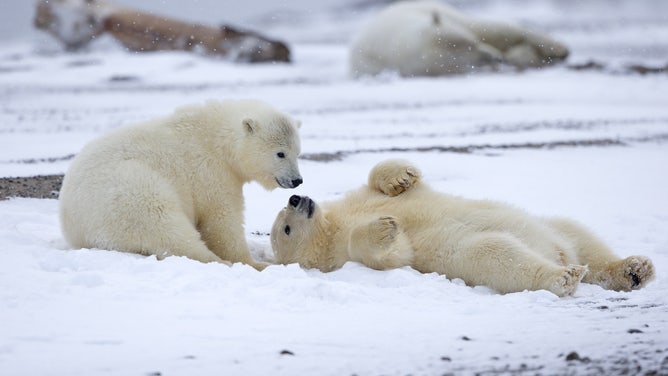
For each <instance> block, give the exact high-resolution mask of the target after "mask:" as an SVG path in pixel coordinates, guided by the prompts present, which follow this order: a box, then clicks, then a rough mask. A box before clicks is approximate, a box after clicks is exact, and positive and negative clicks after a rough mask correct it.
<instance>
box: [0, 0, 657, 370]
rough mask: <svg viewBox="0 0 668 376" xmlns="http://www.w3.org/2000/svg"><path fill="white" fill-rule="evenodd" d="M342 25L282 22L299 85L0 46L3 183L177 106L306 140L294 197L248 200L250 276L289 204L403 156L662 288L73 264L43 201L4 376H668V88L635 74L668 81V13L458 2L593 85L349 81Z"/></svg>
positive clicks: (10, 259)
mask: <svg viewBox="0 0 668 376" xmlns="http://www.w3.org/2000/svg"><path fill="white" fill-rule="evenodd" d="M202 3H203V4H211V3H212V2H206V1H202ZM253 3H257V1H255V2H253ZM328 3H331V4H332V5H328ZM345 3H346V2H333V1H332V2H323V3H322V4H321V5H320V9H308V10H307V11H303V12H301V13H298V12H297V13H295V11H294V10H290V11H287V10H284V11H283V12H282V13H280V15H281V16H280V17H278V18H279V19H278V20H277V21H276V22H275V23H272V24H271V25H270V26H269V27H268V29H267V31H268V32H273V33H275V34H276V35H280V36H281V37H282V38H285V39H286V40H288V41H289V42H290V43H291V46H292V48H293V52H294V62H293V63H292V64H290V65H284V64H278V65H255V66H247V65H232V64H228V63H226V62H223V61H220V60H217V59H210V58H205V57H198V56H194V55H189V54H182V53H156V54H151V55H141V54H129V53H126V52H124V51H122V50H121V49H120V48H118V47H116V46H114V45H113V43H112V42H111V41H109V40H101V41H100V42H99V43H98V44H96V45H94V46H92V47H91V49H90V50H88V51H85V52H80V53H74V54H73V53H65V52H63V51H61V50H60V49H59V48H58V46H54V45H49V42H52V41H50V39H49V38H48V37H46V36H44V35H41V34H36V35H35V36H32V37H30V38H24V39H20V40H18V41H16V42H6V43H4V44H2V45H0V177H11V176H32V175H37V174H62V173H64V172H65V171H66V169H67V166H68V164H69V163H70V161H71V159H72V156H73V155H75V154H76V153H77V152H78V151H79V150H80V149H81V147H82V146H83V145H84V144H85V143H86V142H88V141H89V140H91V139H92V138H94V137H96V136H97V135H99V134H101V133H104V132H106V131H108V130H110V129H113V128H116V127H118V126H121V125H123V124H127V123H132V122H136V121H141V120H144V119H148V118H152V117H155V116H161V115H166V114H168V113H170V112H171V111H172V109H173V108H174V107H176V106H179V105H182V104H186V103H191V102H201V101H204V100H206V99H209V98H242V97H251V98H259V99H262V100H265V101H267V102H270V103H272V104H274V105H275V106H276V107H278V108H281V109H283V110H285V111H287V112H289V113H291V114H293V115H294V116H295V117H297V118H299V119H301V120H302V121H303V124H304V126H303V127H302V146H303V158H302V161H301V169H302V174H303V176H304V179H305V183H304V185H303V186H300V187H299V188H298V189H297V190H292V191H285V190H282V191H274V192H265V191H263V190H262V189H261V188H260V187H259V186H258V185H254V184H251V185H249V186H248V187H247V189H246V203H247V205H246V206H247V210H246V232H247V235H248V238H249V241H250V242H252V244H253V246H254V251H255V254H256V255H257V256H258V257H270V250H269V249H268V248H269V246H268V232H269V229H270V227H271V223H272V221H273V218H274V216H275V213H276V212H277V211H278V210H279V209H280V208H281V207H283V206H284V205H285V203H286V201H287V199H288V197H289V196H290V195H291V194H295V193H297V194H308V195H309V196H311V197H313V198H315V199H319V200H326V199H332V198H336V197H338V196H339V195H340V194H342V193H343V192H345V191H347V190H349V189H352V188H355V187H357V186H359V185H360V184H362V183H363V182H365V180H366V175H367V173H368V171H369V169H370V168H371V167H372V166H373V165H374V164H375V163H376V162H378V161H380V160H382V159H384V158H389V157H401V158H406V159H409V160H411V161H413V162H414V163H415V164H416V165H418V166H419V167H420V168H421V169H422V170H423V173H424V175H425V179H426V181H428V182H429V183H430V184H431V185H433V186H434V187H436V188H437V189H439V190H441V191H443V192H449V193H455V194H460V195H463V196H466V197H471V198H490V199H497V200H501V201H506V202H509V203H512V204H514V205H517V206H520V207H523V208H525V209H527V210H528V211H530V212H532V213H535V214H539V215H560V216H569V217H572V218H575V219H577V220H579V221H581V222H583V223H585V224H587V225H588V226H589V227H590V228H592V229H593V230H594V231H595V232H596V233H598V234H599V235H600V236H601V237H602V238H603V239H605V240H606V241H607V242H608V243H609V244H610V245H611V246H612V247H613V249H616V250H617V252H618V254H619V255H621V256H628V255H632V254H642V255H646V256H649V257H650V258H652V260H653V261H654V264H655V266H656V271H657V279H656V280H655V281H654V282H653V283H651V284H650V285H649V286H648V287H647V288H646V289H644V290H640V291H634V292H631V293H623V292H611V291H606V290H603V289H601V288H599V287H597V286H592V285H586V284H583V285H582V286H581V287H580V288H579V290H578V291H577V293H576V294H575V296H573V297H569V298H561V299H559V298H557V297H556V296H554V295H552V294H550V293H548V292H544V291H537V292H522V293H516V294H508V295H498V294H496V293H494V292H493V291H491V290H489V289H487V288H481V287H478V288H471V287H467V286H465V285H464V284H463V283H462V282H461V281H457V280H455V281H450V280H447V279H446V278H444V277H443V276H438V275H433V274H432V275H423V274H419V273H417V272H415V271H413V270H411V269H399V270H393V271H386V272H378V271H373V270H370V269H367V268H364V267H362V266H361V265H358V264H347V265H346V266H345V267H344V268H343V269H342V270H339V271H336V272H333V273H329V274H323V273H320V272H317V271H312V270H301V269H300V268H298V267H297V266H295V265H290V266H272V267H269V268H268V269H266V270H265V271H263V272H256V271H255V270H253V269H252V268H250V267H246V266H244V265H235V266H233V267H232V268H229V267H225V266H221V265H213V264H201V263H198V262H194V261H190V260H187V259H183V258H170V259H167V260H164V261H157V260H155V259H154V258H145V257H140V256H136V255H129V254H123V253H117V252H110V251H105V250H89V249H85V250H70V249H67V246H66V244H65V243H64V241H63V239H62V236H61V234H60V230H59V225H58V202H57V201H56V200H38V199H18V198H17V199H11V200H6V201H0V259H1V260H2V266H1V267H0V322H1V323H2V325H1V326H0V370H2V371H1V372H0V373H2V374H3V375H4V374H7V375H214V374H216V375H218V374H226V375H236V374H238V375H269V374H272V375H352V374H356V375H407V374H412V375H443V374H456V375H460V374H464V375H465V374H476V373H478V374H485V375H496V374H520V375H533V374H542V375H553V374H588V375H589V374H647V375H665V374H668V321H667V320H668V298H667V296H668V277H667V273H668V196H667V194H666V192H668V174H667V173H666V165H667V162H668V147H666V141H667V140H668V76H667V75H666V74H665V73H662V74H648V75H640V74H637V73H630V72H628V70H627V67H628V66H630V65H633V64H641V65H645V66H649V67H657V66H665V65H666V63H668V16H667V15H668V3H666V2H663V1H661V0H656V1H632V0H628V1H614V2H608V1H590V2H579V1H578V2H571V1H564V2H558V1H556V0H555V1H531V2H529V1H519V0H515V1H511V2H494V1H482V0H480V1H472V2H460V3H457V4H460V5H462V6H465V7H466V8H465V9H466V10H467V11H470V12H480V13H484V14H486V15H488V16H495V17H506V18H510V19H513V20H515V21H517V22H521V23H524V24H526V25H530V26H533V27H542V28H544V29H546V30H549V31H550V32H551V33H553V34H554V35H555V36H557V37H558V38H560V39H562V40H563V41H564V42H566V44H568V45H569V46H571V47H572V49H573V54H572V56H571V58H570V59H569V65H577V64H583V63H586V62H588V61H590V60H595V61H598V62H601V63H604V64H605V67H604V68H603V69H602V70H575V69H572V68H569V67H568V66H562V67H557V68H553V69H546V70H542V71H527V72H522V73H514V72H507V73H498V74H491V73H490V74H477V75H474V76H468V77H455V78H439V79H433V78H429V79H426V78H425V79H400V78H398V77H393V76H386V77H382V78H379V79H365V80H361V81H355V80H352V79H350V78H349V77H348V75H347V71H346V43H347V41H348V40H349V38H350V36H351V35H352V33H353V32H354V31H355V30H356V28H357V27H358V26H359V25H360V24H361V23H362V22H363V21H364V20H365V19H366V17H367V16H368V14H370V13H371V12H372V11H373V10H374V9H373V8H365V7H353V6H352V5H350V4H348V5H345ZM349 3H351V4H352V2H349ZM363 3H365V2H357V3H356V4H363ZM333 4H336V5H333ZM341 4H344V5H341ZM162 6H164V4H162ZM170 9H171V8H170ZM253 9H255V8H253ZM172 11H173V12H174V13H175V14H178V9H172ZM202 14H208V15H209V17H211V12H203V13H202ZM244 17H247V19H248V20H249V24H251V25H252V24H253V22H256V23H257V22H259V20H267V19H270V18H271V17H270V16H269V15H268V13H258V14H252V12H250V13H249V14H247V15H245V16H244ZM291 17H292V19H291ZM312 20H313V21H312ZM207 21H211V20H207ZM214 21H215V20H214ZM293 21H294V22H293ZM26 22H29V21H28V20H26ZM211 22H213V21H211ZM575 354H577V356H576V355H575Z"/></svg>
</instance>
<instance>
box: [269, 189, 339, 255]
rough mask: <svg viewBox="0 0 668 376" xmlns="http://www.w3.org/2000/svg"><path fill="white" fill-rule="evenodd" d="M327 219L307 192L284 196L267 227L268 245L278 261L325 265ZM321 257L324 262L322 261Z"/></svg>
mask: <svg viewBox="0 0 668 376" xmlns="http://www.w3.org/2000/svg"><path fill="white" fill-rule="evenodd" d="M327 226H328V224H327V221H326V219H325V217H324V215H323V213H322V210H321V209H320V208H319V207H318V205H317V204H316V203H315V202H314V201H313V200H311V199H310V198H309V197H307V196H297V195H294V196H292V197H290V200H288V205H287V206H286V207H285V208H283V209H282V210H281V211H280V212H279V213H278V215H277V216H276V220H275V221H274V225H273V226H272V229H271V247H272V249H273V251H274V257H275V258H276V262H277V263H279V264H292V263H299V265H301V266H302V267H304V268H320V267H322V266H323V265H326V264H327V262H326V261H325V260H323V257H322V255H321V254H320V253H321V252H322V251H326V249H327V245H326V243H327V239H328V236H327V233H326V231H327ZM323 261H324V262H323Z"/></svg>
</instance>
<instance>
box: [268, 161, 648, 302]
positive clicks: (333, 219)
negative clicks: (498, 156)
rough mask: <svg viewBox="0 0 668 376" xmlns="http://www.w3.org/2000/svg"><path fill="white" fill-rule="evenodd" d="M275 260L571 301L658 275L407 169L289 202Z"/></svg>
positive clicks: (570, 225) (274, 237) (574, 229)
mask: <svg viewBox="0 0 668 376" xmlns="http://www.w3.org/2000/svg"><path fill="white" fill-rule="evenodd" d="M271 245H272V248H273V251H274V254H275V257H276V261H277V262H279V263H282V264H288V263H294V262H298V263H299V264H300V265H301V266H302V267H304V268H318V269H320V270H321V271H324V272H327V271H331V270H334V269H337V268H339V267H341V266H342V265H343V264H344V263H345V262H346V261H348V260H352V261H357V262H361V263H363V264H365V265H367V266H368V267H371V268H374V269H391V268H397V267H402V266H411V267H413V268H415V269H417V270H418V271H420V272H423V273H432V272H436V273H440V274H444V275H445V276H447V277H448V278H461V279H463V280H464V281H465V282H466V283H467V284H468V285H485V286H489V287H491V288H493V289H495V290H496V291H498V292H500V293H510V292H517V291H523V290H540V289H545V290H549V291H551V292H553V293H554V294H556V295H558V296H566V295H570V294H573V292H574V291H575V289H576V287H577V285H578V283H579V282H580V281H581V280H584V282H588V283H594V284H598V285H600V286H602V287H604V288H606V289H612V290H624V291H628V290H633V289H638V288H641V287H643V286H644V285H645V284H646V283H647V282H648V281H650V280H651V279H652V278H653V277H654V267H653V265H652V262H651V261H650V260H649V259H647V258H645V257H642V256H631V257H628V258H626V259H623V260H622V259H620V258H618V257H617V256H615V255H614V254H613V253H612V252H611V251H610V249H608V247H607V246H606V245H605V244H603V242H602V241H601V240H599V239H597V238H596V237H595V236H594V235H592V234H590V233H589V232H588V231H587V230H585V229H584V228H583V227H581V226H580V225H578V224H576V223H574V222H571V221H569V220H566V219H543V218H538V217H534V216H531V215H529V214H528V213H526V212H524V211H522V210H519V209H516V208H513V207H511V206H507V205H504V204H500V203H495V202H491V201H478V200H467V199H464V198H460V197H455V196H450V195H446V194H442V193H438V192H435V191H433V190H431V189H430V188H429V187H427V186H426V185H424V184H423V183H420V173H419V171H418V170H417V168H415V167H413V166H412V165H410V164H409V163H407V162H404V161H399V160H389V161H385V162H381V163H379V164H378V165H377V166H376V167H374V168H373V170H372V171H371V173H370V174H369V183H368V185H367V186H363V187H362V188H360V189H358V190H356V191H353V192H350V193H348V194H347V195H346V196H345V197H343V198H342V199H341V200H338V201H334V202H328V203H325V204H322V205H316V204H315V203H314V202H313V201H312V200H311V199H310V198H308V197H305V196H304V197H300V196H292V197H290V200H289V202H288V205H287V207H286V208H284V209H283V210H281V212H280V213H279V214H278V216H277V218H276V221H275V222H274V225H273V227H272V231H271Z"/></svg>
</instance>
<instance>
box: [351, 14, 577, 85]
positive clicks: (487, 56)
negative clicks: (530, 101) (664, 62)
mask: <svg viewBox="0 0 668 376" xmlns="http://www.w3.org/2000/svg"><path fill="white" fill-rule="evenodd" d="M567 56H568V49H567V48H566V46H564V45H563V44H561V43H560V42H558V41H556V40H554V39H552V38H551V37H549V36H547V35H545V34H541V33H538V32H534V31H530V30H527V29H524V28H521V27H519V26H515V25H512V24H507V23H502V22H496V21H488V20H481V19H476V18H472V17H469V16H466V15H464V14H462V13H459V12H457V11H456V10H454V9H453V8H451V7H449V6H447V5H445V4H442V3H439V2H436V1H406V2H399V3H396V4H393V5H390V6H388V7H387V8H386V9H385V10H383V11H382V12H381V13H380V14H379V15H378V16H376V18H374V19H373V20H372V21H371V23H370V24H369V25H368V26H367V27H366V28H365V29H364V30H363V31H362V32H361V33H360V34H359V35H358V36H357V38H356V39H355V40H354V41H353V43H352V45H351V48H350V61H349V63H350V69H351V72H352V74H353V75H355V76H363V75H377V74H379V73H381V72H383V71H396V72H398V73H399V74H400V75H402V76H440V75H448V74H459V73H467V72H472V71H474V70H476V69H480V68H481V67H486V66H494V65H495V64H496V63H505V64H509V65H513V66H516V67H519V68H526V67H541V66H545V65H549V64H553V63H556V62H560V61H562V60H564V59H566V57H567Z"/></svg>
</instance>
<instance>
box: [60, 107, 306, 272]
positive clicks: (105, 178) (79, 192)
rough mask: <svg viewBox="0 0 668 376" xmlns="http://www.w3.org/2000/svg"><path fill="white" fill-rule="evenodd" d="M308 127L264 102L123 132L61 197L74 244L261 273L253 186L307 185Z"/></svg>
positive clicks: (80, 165) (76, 163) (90, 159)
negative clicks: (303, 154)
mask: <svg viewBox="0 0 668 376" xmlns="http://www.w3.org/2000/svg"><path fill="white" fill-rule="evenodd" d="M299 126H300V123H299V122H298V121H296V120H294V119H292V118H291V117H289V116H288V115H286V114H284V113H281V112H279V111H278V110H276V109H274V108H273V107H271V106H270V105H268V104H266V103H264V102H260V101H256V100H239V101H210V102H207V103H205V104H203V105H191V106H186V107H183V108H180V109H177V110H176V111H175V112H174V113H173V114H172V115H171V116H168V117H166V118H163V119H159V120H154V121H149V122H146V123H142V124H138V125H134V126H129V127H124V128H119V129H117V130H115V131H112V132H111V133H109V134H107V135H105V136H102V137H100V138H98V139H97V140H94V141H92V142H91V143H89V144H88V145H86V146H85V147H84V149H83V150H82V151H81V153H80V154H79V155H77V156H76V158H74V160H73V161H72V164H71V166H70V168H69V170H68V172H67V173H66V174H65V178H64V181H63V186H62V189H61V191H60V221H61V226H62V231H63V234H64V236H65V239H66V241H67V242H68V243H69V244H70V245H71V246H72V247H77V248H102V249H112V250H118V251H125V252H133V253H139V254H144V255H156V256H157V257H158V258H159V259H162V258H164V257H167V256H171V255H175V256H186V257H189V258H191V259H194V260H198V261H202V262H211V261H218V262H226V263H227V262H229V263H234V262H243V263H246V264H249V265H252V266H254V267H256V268H258V269H261V268H263V267H264V266H265V264H264V263H261V262H256V261H254V260H253V259H252V257H251V255H250V252H249V248H248V245H247V243H246V239H245V234H244V227H243V211H244V200H243V189H242V186H243V185H244V184H245V183H247V182H250V181H257V182H259V183H260V184H261V185H262V186H263V187H264V188H265V189H268V190H271V189H274V188H276V187H282V188H295V187H297V186H298V185H300V184H301V183H302V177H301V175H300V173H299V168H298V163H297V156H298V155H299V153H300V139H299V136H298V128H299Z"/></svg>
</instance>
